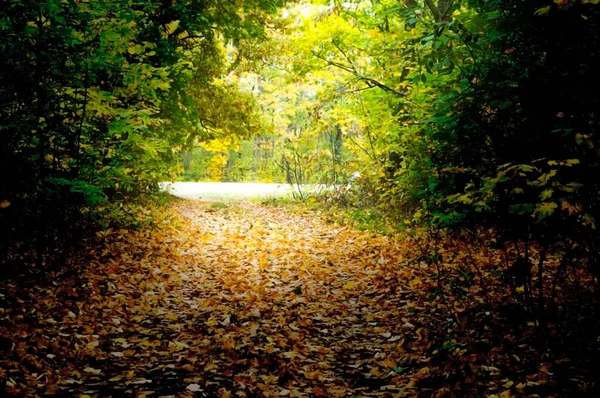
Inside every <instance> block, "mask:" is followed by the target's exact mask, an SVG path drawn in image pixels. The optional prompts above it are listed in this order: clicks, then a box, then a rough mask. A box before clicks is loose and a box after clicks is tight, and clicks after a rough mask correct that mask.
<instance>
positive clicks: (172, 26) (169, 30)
mask: <svg viewBox="0 0 600 398" xmlns="http://www.w3.org/2000/svg"><path fill="white" fill-rule="evenodd" d="M178 27H179V20H177V21H171V22H169V23H168V24H166V25H165V28H166V29H167V34H169V35H170V34H171V33H173V32H175V31H176V30H177V28H178Z"/></svg>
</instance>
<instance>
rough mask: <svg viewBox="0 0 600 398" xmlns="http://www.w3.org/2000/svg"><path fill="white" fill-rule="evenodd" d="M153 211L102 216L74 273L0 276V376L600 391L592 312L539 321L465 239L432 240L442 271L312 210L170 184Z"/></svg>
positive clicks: (401, 390)
mask: <svg viewBox="0 0 600 398" xmlns="http://www.w3.org/2000/svg"><path fill="white" fill-rule="evenodd" d="M153 217H154V220H153V226H152V227H147V228H144V229H142V230H139V231H133V232H132V231H125V230H122V231H119V230H115V231H108V232H106V233H105V236H104V238H105V240H106V244H105V246H104V248H103V249H102V250H100V251H98V252H97V253H93V254H92V255H91V258H92V259H91V260H89V265H88V266H86V267H84V268H82V270H81V271H80V272H78V273H70V274H64V275H62V276H61V277H54V276H52V275H51V276H50V277H49V278H48V280H50V281H52V282H51V283H48V284H46V285H45V286H44V285H42V286H40V283H39V281H33V280H29V281H12V282H7V283H4V284H3V285H2V286H1V287H0V380H1V381H2V383H3V384H4V388H5V392H6V393H8V394H11V395H21V396H37V395H45V394H47V395H54V394H55V395H59V396H81V397H83V396H139V397H142V396H152V397H155V396H200V397H213V396H215V397H216V396H222V397H232V396H248V397H251V396H312V397H343V396H366V397H376V396H381V397H405V396H427V397H429V396H494V395H496V396H500V397H510V396H536V395H538V396H573V395H578V396H581V395H584V394H586V393H587V394H590V396H592V395H593V394H594V391H595V390H594V388H596V386H595V385H594V384H593V381H594V380H595V374H594V370H593V369H594V366H593V365H594V361H596V359H594V358H595V357H597V346H594V345H593V342H594V341H595V340H594V336H597V335H598V330H597V328H594V327H593V325H594V324H593V323H591V322H590V319H593V314H592V313H591V312H588V313H585V314H584V313H577V314H574V315H573V316H572V318H569V320H565V322H566V321H568V322H570V327H569V328H567V329H565V331H564V332H563V331H561V329H560V328H559V327H556V325H557V324H555V326H554V327H539V326H536V322H530V321H528V319H527V315H526V314H525V313H523V312H522V311H521V310H519V308H521V307H519V306H516V305H514V304H512V303H513V299H512V298H511V297H510V294H509V293H510V291H509V289H508V288H507V287H506V285H505V284H502V283H500V278H494V275H495V274H494V272H496V271H495V270H496V269H497V268H496V267H491V266H490V267H489V268H485V267H483V268H482V269H481V270H479V271H481V273H483V274H485V276H486V277H488V280H487V283H486V284H485V288H484V285H483V284H481V283H478V282H477V277H478V274H477V273H476V270H474V269H471V268H469V266H468V262H467V261H466V257H467V253H466V252H465V251H464V250H462V249H464V248H462V249H461V247H460V245H459V244H458V243H450V242H447V243H445V244H443V245H441V247H440V248H439V252H441V253H443V254H444V262H443V264H441V265H440V264H438V266H442V267H443V269H444V270H445V273H444V280H443V281H442V280H441V279H440V275H442V274H441V271H440V269H435V267H433V266H431V265H428V262H427V261H423V259H422V258H419V250H418V247H419V244H418V242H416V241H414V240H411V239H409V238H408V237H407V236H404V237H388V236H381V235H377V234H374V233H372V232H366V231H357V230H354V229H352V228H349V227H345V226H340V225H336V224H331V223H328V222H327V221H325V220H322V219H320V218H318V217H316V216H315V215H314V214H311V213H304V214H302V213H300V212H297V211H295V212H289V211H287V210H286V209H285V208H281V207H273V206H265V205H261V204H257V203H232V202H229V203H203V202H189V201H178V202H176V203H175V204H174V205H173V206H172V208H171V209H170V210H168V211H165V212H163V213H161V214H157V215H153ZM474 255H475V256H481V257H482V258H483V257H484V255H485V253H474ZM482 263H486V261H483V260H482ZM432 267H433V268H432ZM480 275H481V274H480ZM579 292H581V290H579ZM580 299H581V300H582V301H584V302H585V297H583V296H581V297H580ZM590 311H591V310H590ZM584 315H586V316H589V318H588V317H586V316H584ZM590 336H591V338H590ZM590 341H591V342H592V343H590ZM590 344H591V345H590Z"/></svg>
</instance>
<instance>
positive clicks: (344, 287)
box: [343, 282, 354, 290]
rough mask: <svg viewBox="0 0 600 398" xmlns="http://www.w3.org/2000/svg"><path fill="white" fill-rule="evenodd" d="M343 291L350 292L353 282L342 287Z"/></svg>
mask: <svg viewBox="0 0 600 398" xmlns="http://www.w3.org/2000/svg"><path fill="white" fill-rule="evenodd" d="M343 289H344V290H352V289H354V282H348V283H346V284H345V285H344V286H343Z"/></svg>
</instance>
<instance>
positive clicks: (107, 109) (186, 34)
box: [0, 0, 281, 266]
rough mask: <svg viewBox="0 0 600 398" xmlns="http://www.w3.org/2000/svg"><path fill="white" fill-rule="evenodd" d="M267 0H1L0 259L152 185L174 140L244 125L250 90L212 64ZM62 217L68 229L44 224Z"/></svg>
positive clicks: (167, 170)
mask: <svg viewBox="0 0 600 398" xmlns="http://www.w3.org/2000/svg"><path fill="white" fill-rule="evenodd" d="M279 5H281V2H279V1H277V0H273V1H264V0H259V1H245V2H229V3H227V4H221V3H218V2H212V1H208V2H197V1H191V0H190V1H177V2H159V1H147V2H135V3H127V2H112V1H109V2H94V1H91V2H79V1H71V0H69V1H61V0H44V1H32V0H16V1H11V2H10V3H9V4H7V5H5V6H3V7H2V8H1V9H0V51H1V52H2V59H1V60H0V70H2V74H1V75H0V99H1V100H0V103H1V106H0V120H2V122H1V123H0V151H1V156H0V167H1V168H2V170H4V171H5V173H4V174H3V175H6V177H3V178H2V180H1V181H0V202H2V203H4V204H5V205H4V207H3V208H2V209H0V225H1V226H0V232H1V234H2V236H11V237H12V239H11V240H10V241H4V240H3V242H2V243H0V258H2V261H4V259H5V258H7V259H8V260H9V261H12V260H14V261H13V262H15V263H21V262H23V261H22V259H20V258H19V256H18V255H17V254H16V253H18V252H20V253H23V252H28V253H33V252H36V253H37V254H31V255H30V256H31V257H35V258H36V259H37V260H36V261H35V262H36V263H37V264H38V265H39V266H41V265H43V264H44V263H45V262H46V260H45V259H44V258H45V253H52V252H55V251H56V250H54V248H53V247H54V246H56V244H55V242H57V241H58V240H64V241H67V240H72V241H76V240H77V239H76V238H75V236H76V235H77V234H81V233H83V231H84V230H90V225H89V223H90V222H98V221H99V219H100V218H101V215H102V214H103V212H102V211H100V210H99V208H102V207H104V208H106V207H109V206H112V207H113V208H114V209H120V208H122V207H121V206H120V203H126V202H131V201H135V200H137V199H138V198H141V197H143V196H146V195H151V194H154V193H156V192H157V191H158V185H157V183H158V182H159V181H163V180H167V179H170V178H171V177H173V176H174V175H175V174H176V173H177V171H178V170H177V167H176V166H177V162H178V161H179V152H180V151H181V150H182V149H183V148H184V147H186V146H189V145H191V144H192V143H193V142H194V141H197V140H204V139H206V138H208V137H211V136H214V135H234V134H240V135H249V134H250V132H251V131H253V130H255V129H256V127H257V126H258V125H259V118H258V116H257V114H256V107H255V105H254V102H253V100H252V98H251V96H249V95H248V94H247V93H243V92H242V91H241V90H240V89H239V87H237V86H236V85H235V84H233V83H231V82H228V81H227V80H225V79H223V76H225V75H226V73H228V72H229V71H231V69H232V65H230V60H229V59H230V57H229V55H228V52H229V53H235V52H236V51H237V47H236V44H237V45H239V48H243V47H244V43H245V42H246V41H248V40H253V39H256V38H258V37H260V36H262V35H263V34H264V22H265V21H266V19H267V18H268V15H269V14H271V13H273V12H274V11H275V9H276V8H277V7H278V6H279ZM237 58H238V60H239V62H241V61H242V60H244V59H246V56H245V55H244V54H238V56H237ZM239 62H238V63H239ZM109 218H111V219H113V218H118V217H109ZM63 228H64V229H66V230H71V231H72V235H73V236H69V238H68V239H63V238H60V237H59V236H53V234H55V233H58V232H56V231H58V230H59V229H63ZM78 228H79V229H78ZM32 230H33V231H38V232H35V233H33V232H32ZM55 230H56V231H55ZM51 231H54V232H51ZM77 231H78V232H77ZM32 234H34V235H35V236H31V235H32ZM59 235H60V234H59ZM25 246H28V247H25ZM11 259H12V260H11Z"/></svg>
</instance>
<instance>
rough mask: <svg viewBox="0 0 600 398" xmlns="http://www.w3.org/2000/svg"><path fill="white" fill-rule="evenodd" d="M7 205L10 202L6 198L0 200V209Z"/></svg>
mask: <svg viewBox="0 0 600 398" xmlns="http://www.w3.org/2000/svg"><path fill="white" fill-rule="evenodd" d="M8 206H10V202H9V201H8V200H3V201H2V202H0V209H6V208H7V207H8Z"/></svg>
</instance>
